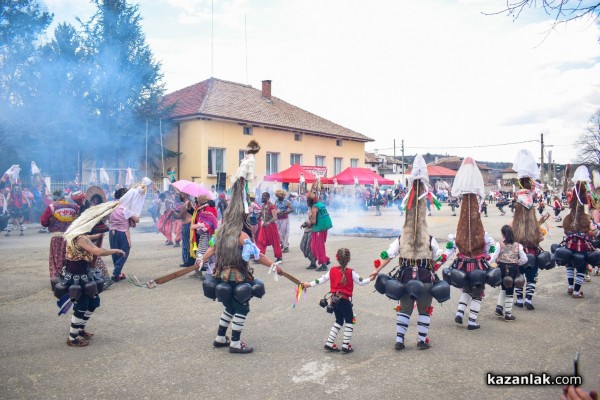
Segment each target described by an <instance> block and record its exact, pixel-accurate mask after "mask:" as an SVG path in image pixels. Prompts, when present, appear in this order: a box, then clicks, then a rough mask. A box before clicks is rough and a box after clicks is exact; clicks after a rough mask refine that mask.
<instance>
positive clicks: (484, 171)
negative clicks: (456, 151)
mask: <svg viewBox="0 0 600 400" xmlns="http://www.w3.org/2000/svg"><path fill="white" fill-rule="evenodd" d="M463 160H464V157H443V158H439V159H438V160H437V161H435V162H434V163H433V164H432V165H438V166H441V167H445V168H448V169H451V170H453V171H458V169H459V168H460V166H461V165H462V162H463ZM475 161H476V162H477V160H475ZM477 168H479V171H480V172H481V175H482V176H483V182H484V184H486V185H487V184H493V183H494V182H490V171H491V170H492V169H491V168H490V167H488V166H487V165H485V164H484V163H480V162H477Z"/></svg>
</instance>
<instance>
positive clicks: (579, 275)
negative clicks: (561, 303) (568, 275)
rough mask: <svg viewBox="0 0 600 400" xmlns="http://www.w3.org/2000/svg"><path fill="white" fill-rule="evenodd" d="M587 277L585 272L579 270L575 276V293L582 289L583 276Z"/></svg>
mask: <svg viewBox="0 0 600 400" xmlns="http://www.w3.org/2000/svg"><path fill="white" fill-rule="evenodd" d="M584 277H585V273H582V272H578V273H577V275H576V276H575V287H574V288H573V294H578V293H579V291H580V290H581V285H583V278H584Z"/></svg>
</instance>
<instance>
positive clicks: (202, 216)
mask: <svg viewBox="0 0 600 400" xmlns="http://www.w3.org/2000/svg"><path fill="white" fill-rule="evenodd" d="M196 202H197V205H198V207H197V208H196V209H195V210H194V214H193V215H192V224H191V225H190V242H191V243H192V246H191V250H190V251H191V252H192V254H193V255H192V259H194V260H198V261H199V260H201V259H202V257H203V256H204V254H206V252H207V251H208V247H209V245H208V242H209V240H210V238H211V237H212V236H213V235H214V234H215V232H216V230H217V223H218V219H217V212H216V209H215V208H214V207H211V206H210V205H209V198H208V197H207V196H204V195H202V196H198V197H197V198H196ZM213 265H214V257H211V258H209V259H208V260H207V262H205V263H204V266H203V267H202V269H203V270H205V271H206V270H208V271H209V272H210V273H212V266H213ZM197 276H198V277H201V276H202V274H201V272H200V273H198V274H197Z"/></svg>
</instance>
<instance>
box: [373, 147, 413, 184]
mask: <svg viewBox="0 0 600 400" xmlns="http://www.w3.org/2000/svg"><path fill="white" fill-rule="evenodd" d="M365 167H367V168H369V169H371V170H373V171H375V172H376V173H377V174H379V175H381V176H383V177H384V178H388V179H392V180H393V181H395V182H403V181H404V177H403V175H402V171H403V169H402V159H399V158H398V157H396V158H394V157H392V156H386V155H383V154H379V153H377V152H374V153H369V152H367V151H365ZM409 168H410V164H409V163H408V162H404V172H405V173H406V171H408V169H409Z"/></svg>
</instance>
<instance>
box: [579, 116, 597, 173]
mask: <svg viewBox="0 0 600 400" xmlns="http://www.w3.org/2000/svg"><path fill="white" fill-rule="evenodd" d="M575 145H576V146H577V148H578V152H577V162H578V163H581V164H588V165H593V166H595V167H599V166H600V110H598V111H596V113H595V114H594V115H592V117H591V118H590V121H589V123H588V126H587V127H586V130H585V132H584V133H582V134H581V136H580V137H579V139H578V140H577V142H576V144H575Z"/></svg>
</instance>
